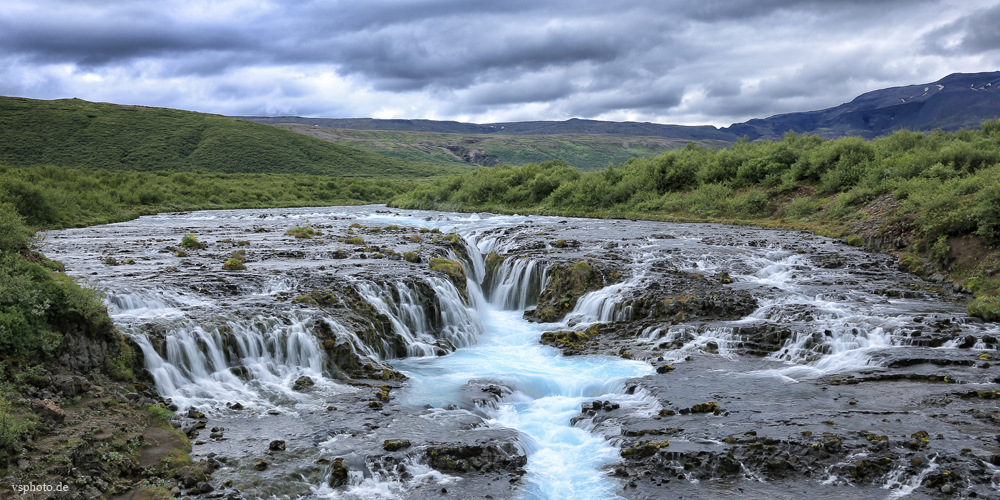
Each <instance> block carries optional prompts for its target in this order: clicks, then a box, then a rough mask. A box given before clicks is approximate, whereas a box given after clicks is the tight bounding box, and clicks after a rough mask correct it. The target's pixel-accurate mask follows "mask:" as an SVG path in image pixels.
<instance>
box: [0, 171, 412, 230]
mask: <svg viewBox="0 0 1000 500" xmlns="http://www.w3.org/2000/svg"><path fill="white" fill-rule="evenodd" d="M412 186H413V183H412V182H410V183H402V182H396V181H386V180H371V179H357V178H331V177H327V176H317V175H301V174H219V173H206V172H127V171H110V170H86V169H80V168H67V167H56V166H51V165H49V166H37V167H22V168H15V167H10V166H5V165H3V164H0V201H3V202H8V203H11V204H12V205H14V207H15V208H16V209H17V213H19V214H20V215H21V216H22V217H24V219H25V220H26V222H27V223H28V224H29V225H31V226H34V227H44V228H61V227H73V226H86V225H92V224H107V223H111V222H121V221H125V220H130V219H134V218H136V217H139V216H141V215H148V214H153V213H159V212H171V211H184V210H214V209H228V208H265V207H301V206H322V205H357V204H364V203H384V202H386V201H388V200H389V199H391V198H392V197H393V196H396V195H398V194H401V193H404V192H406V191H407V190H409V189H412Z"/></svg>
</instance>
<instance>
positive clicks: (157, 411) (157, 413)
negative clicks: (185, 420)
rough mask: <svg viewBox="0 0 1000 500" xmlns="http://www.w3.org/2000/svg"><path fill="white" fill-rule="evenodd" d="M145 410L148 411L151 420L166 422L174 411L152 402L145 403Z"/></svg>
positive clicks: (172, 415) (172, 416)
mask: <svg viewBox="0 0 1000 500" xmlns="http://www.w3.org/2000/svg"><path fill="white" fill-rule="evenodd" d="M146 410H147V411H149V417H150V418H151V419H153V421H154V422H155V421H160V422H168V421H170V419H172V418H174V412H172V411H170V410H168V409H166V408H164V407H162V406H160V405H154V404H148V405H146Z"/></svg>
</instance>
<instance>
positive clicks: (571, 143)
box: [276, 123, 730, 171]
mask: <svg viewBox="0 0 1000 500" xmlns="http://www.w3.org/2000/svg"><path fill="white" fill-rule="evenodd" d="M276 126H277V127H281V128H285V129H288V130H291V131H294V132H298V133H300V134H304V135H309V136H312V137H316V138H319V139H323V140H325V141H330V142H333V143H336V144H342V145H345V146H350V147H354V148H357V149H361V150H364V151H369V152H372V153H378V154H382V155H386V156H392V157H396V158H400V159H403V160H409V161H415V162H428V163H439V164H447V165H450V164H455V165H480V166H484V167H494V166H498V165H523V164H525V163H544V162H547V161H551V160H556V159H559V160H563V161H565V162H567V163H568V164H570V165H571V166H573V167H576V168H578V169H580V170H583V171H590V170H596V169H601V168H605V167H607V166H608V164H609V163H612V164H615V165H618V164H621V163H622V162H625V161H628V160H629V159H630V158H636V157H643V156H652V155H656V154H659V153H662V152H664V151H667V150H670V149H676V148H680V147H684V146H685V145H687V144H688V143H690V142H694V143H695V144H698V145H701V146H706V147H711V148H721V147H725V146H728V145H729V144H730V143H729V142H726V141H721V140H687V139H676V138H667V137H623V136H615V135H599V134H548V135H505V134H453V133H441V132H408V131H397V130H353V129H344V128H331V127H321V126H314V125H306V124H300V123H282V124H277V125H276Z"/></svg>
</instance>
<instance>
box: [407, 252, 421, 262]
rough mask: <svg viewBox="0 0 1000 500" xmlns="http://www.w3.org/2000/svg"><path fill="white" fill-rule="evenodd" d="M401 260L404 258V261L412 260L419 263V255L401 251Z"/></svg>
mask: <svg viewBox="0 0 1000 500" xmlns="http://www.w3.org/2000/svg"><path fill="white" fill-rule="evenodd" d="M403 260H405V261H406V262H412V263H414V264H419V263H420V256H419V255H417V254H416V253H414V252H405V253H403Z"/></svg>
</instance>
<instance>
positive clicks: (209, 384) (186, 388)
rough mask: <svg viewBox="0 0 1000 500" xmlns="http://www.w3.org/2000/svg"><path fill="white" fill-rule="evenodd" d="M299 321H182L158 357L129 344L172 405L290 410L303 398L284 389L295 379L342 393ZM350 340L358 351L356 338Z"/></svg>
mask: <svg viewBox="0 0 1000 500" xmlns="http://www.w3.org/2000/svg"><path fill="white" fill-rule="evenodd" d="M306 322H307V318H303V317H297V316H291V317H284V318H278V317H274V316H264V315H260V316H256V317H253V318H251V319H249V320H247V319H242V318H235V317H234V318H228V319H222V320H221V321H219V322H218V323H216V324H213V325H204V324H200V323H198V322H196V321H193V320H186V321H183V322H181V323H180V324H174V325H172V326H171V327H170V329H169V331H168V332H167V333H166V334H165V337H164V339H163V343H164V345H163V347H161V350H162V352H164V353H165V354H164V355H162V356H161V354H160V352H158V351H157V349H156V348H154V346H153V343H152V342H151V341H150V340H149V338H148V337H147V336H145V335H134V336H133V338H134V339H135V341H136V343H138V344H139V347H140V348H141V349H142V353H143V356H144V357H145V360H146V367H147V369H148V370H149V372H150V373H151V374H152V376H153V380H154V381H155V382H156V388H157V390H158V391H159V392H160V394H162V395H163V396H164V397H166V398H171V399H172V400H173V402H174V404H177V405H178V406H180V407H189V406H195V407H202V408H204V409H206V410H207V409H211V408H212V407H216V406H218V405H220V404H222V403H236V402H238V403H240V404H242V405H244V406H263V407H271V406H278V405H286V406H293V407H294V406H295V405H296V404H298V403H302V402H305V401H307V400H309V399H310V398H309V397H307V396H305V395H303V394H302V393H300V392H296V391H294V390H293V389H292V387H293V386H294V382H295V380H296V379H298V378H299V377H302V376H307V377H310V378H312V379H313V380H314V382H316V384H317V386H316V388H315V390H317V391H320V392H343V391H345V390H349V389H347V388H346V387H344V386H340V385H339V384H335V383H333V382H331V381H329V380H328V379H325V378H324V377H323V361H324V354H323V350H322V349H321V348H320V346H319V343H318V341H317V339H316V337H315V336H314V335H313V334H311V333H310V332H308V331H307V329H306ZM328 324H329V326H330V327H331V329H333V330H334V331H335V332H338V333H341V334H343V335H353V333H351V332H349V331H348V330H347V329H345V328H343V327H341V326H340V325H337V324H336V323H333V322H328ZM352 340H353V341H354V343H356V344H357V345H361V343H360V341H359V340H358V339H357V337H354V339H352ZM366 349H367V348H366ZM367 354H369V355H372V356H376V357H377V355H375V354H374V353H367Z"/></svg>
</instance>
